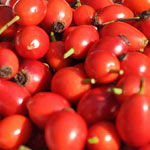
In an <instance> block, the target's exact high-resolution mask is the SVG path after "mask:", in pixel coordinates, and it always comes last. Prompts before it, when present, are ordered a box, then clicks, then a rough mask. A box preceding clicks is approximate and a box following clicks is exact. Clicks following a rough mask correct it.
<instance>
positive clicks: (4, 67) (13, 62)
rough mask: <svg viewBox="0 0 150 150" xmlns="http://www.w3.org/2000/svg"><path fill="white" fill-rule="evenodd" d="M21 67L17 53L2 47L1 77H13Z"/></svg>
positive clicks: (0, 55) (0, 50)
mask: <svg viewBox="0 0 150 150" xmlns="http://www.w3.org/2000/svg"><path fill="white" fill-rule="evenodd" d="M18 69H19V60H18V57H17V56H16V54H15V53H14V52H13V51H12V50H10V49H7V48H0V79H5V80H8V79H11V78H13V77H14V76H15V75H16V73H17V72H18Z"/></svg>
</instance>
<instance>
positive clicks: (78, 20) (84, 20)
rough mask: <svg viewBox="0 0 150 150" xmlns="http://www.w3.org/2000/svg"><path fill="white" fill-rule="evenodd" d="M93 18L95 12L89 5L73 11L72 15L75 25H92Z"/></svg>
mask: <svg viewBox="0 0 150 150" xmlns="http://www.w3.org/2000/svg"><path fill="white" fill-rule="evenodd" d="M85 12H86V13H85ZM94 16H95V10H94V8H93V7H91V6H89V5H81V6H80V7H78V8H77V9H75V11H74V13H73V20H74V22H75V24H76V25H85V24H86V25H90V24H92V23H93V19H94Z"/></svg>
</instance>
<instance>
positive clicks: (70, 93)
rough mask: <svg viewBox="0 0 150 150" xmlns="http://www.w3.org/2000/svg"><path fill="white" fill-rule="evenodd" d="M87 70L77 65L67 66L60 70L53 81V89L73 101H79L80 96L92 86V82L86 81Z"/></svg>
mask: <svg viewBox="0 0 150 150" xmlns="http://www.w3.org/2000/svg"><path fill="white" fill-rule="evenodd" d="M86 78H87V75H86V74H85V72H84V71H83V70H82V69H80V68H77V67H65V68H62V69H60V70H58V71H57V72H56V73H55V74H54V76H53V78H52V81H51V90H52V92H54V93H58V94H60V95H62V96H64V97H65V98H66V99H67V100H69V101H70V102H72V103H77V102H78V100H79V99H80V97H81V96H82V95H83V94H84V93H86V92H87V91H88V90H89V89H90V88H91V84H90V83H86V84H85V83H84V80H85V79H86Z"/></svg>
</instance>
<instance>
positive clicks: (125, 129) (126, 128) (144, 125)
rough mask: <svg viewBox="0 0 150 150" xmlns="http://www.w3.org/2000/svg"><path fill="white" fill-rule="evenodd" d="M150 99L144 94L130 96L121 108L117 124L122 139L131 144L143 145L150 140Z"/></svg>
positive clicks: (134, 145)
mask: <svg viewBox="0 0 150 150" xmlns="http://www.w3.org/2000/svg"><path fill="white" fill-rule="evenodd" d="M149 108H150V101H149V98H148V97H146V96H145V95H143V94H135V95H133V96H131V97H130V99H129V100H128V101H126V102H125V103H124V104H123V105H122V106H121V108H120V111H119V113H118V116H117V120H116V126H117V130H118V132H119V135H120V137H121V139H122V140H123V141H124V142H125V143H126V144H127V145H130V146H133V147H141V146H144V145H145V144H148V143H149V142H150V134H149V132H150V126H149V124H150V109H149Z"/></svg>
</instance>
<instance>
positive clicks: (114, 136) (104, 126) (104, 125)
mask: <svg viewBox="0 0 150 150" xmlns="http://www.w3.org/2000/svg"><path fill="white" fill-rule="evenodd" d="M94 137H95V138H97V140H98V141H97V142H95V143H93V144H91V143H90V142H89V141H90V140H89V139H91V138H94ZM87 139H88V140H87V147H88V149H89V150H110V149H111V150H119V148H120V145H121V141H120V138H119V136H118V133H117V131H116V128H115V126H114V125H113V124H112V123H111V122H106V121H105V122H98V123H96V124H94V125H92V126H91V127H90V128H89V131H88V137H87Z"/></svg>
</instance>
